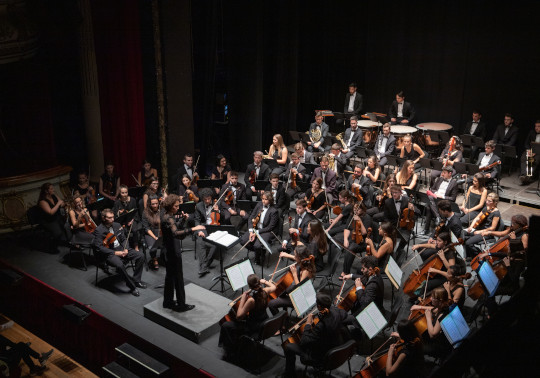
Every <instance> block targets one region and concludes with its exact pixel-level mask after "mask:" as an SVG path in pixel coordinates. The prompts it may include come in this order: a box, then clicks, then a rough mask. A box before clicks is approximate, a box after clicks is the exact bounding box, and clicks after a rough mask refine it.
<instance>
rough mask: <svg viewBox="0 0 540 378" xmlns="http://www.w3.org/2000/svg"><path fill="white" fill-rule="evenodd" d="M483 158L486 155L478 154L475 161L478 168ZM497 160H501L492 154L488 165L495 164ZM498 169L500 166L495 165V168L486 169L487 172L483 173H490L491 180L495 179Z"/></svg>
mask: <svg viewBox="0 0 540 378" xmlns="http://www.w3.org/2000/svg"><path fill="white" fill-rule="evenodd" d="M484 156H486V153H485V152H480V155H478V160H477V161H476V165H478V166H479V165H480V162H481V161H482V159H483V158H484ZM498 160H501V158H500V157H498V156H497V155H495V154H493V155H491V159H489V163H488V165H491V164H493V163H495V162H496V161H498ZM499 168H500V165H496V166H495V167H493V168H491V169H488V170H487V171H484V173H490V174H491V178H495V177H497V174H498V173H499Z"/></svg>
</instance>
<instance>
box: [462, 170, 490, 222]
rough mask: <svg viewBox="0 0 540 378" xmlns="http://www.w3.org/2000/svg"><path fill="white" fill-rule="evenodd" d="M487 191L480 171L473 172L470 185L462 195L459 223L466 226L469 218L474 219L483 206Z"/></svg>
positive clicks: (469, 220)
mask: <svg viewBox="0 0 540 378" xmlns="http://www.w3.org/2000/svg"><path fill="white" fill-rule="evenodd" d="M487 195H488V191H487V189H486V180H485V178H484V174H483V173H482V172H477V173H475V174H474V176H473V179H472V185H470V186H469V189H468V190H467V193H466V194H465V197H463V204H462V205H461V207H460V208H459V209H460V210H461V212H462V213H463V216H462V217H461V219H460V220H461V224H462V225H464V226H468V225H469V224H470V223H471V220H472V219H474V218H475V217H476V216H477V215H478V213H479V211H480V210H481V209H482V208H483V207H484V204H485V203H486V198H487Z"/></svg>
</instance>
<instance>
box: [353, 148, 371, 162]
mask: <svg viewBox="0 0 540 378" xmlns="http://www.w3.org/2000/svg"><path fill="white" fill-rule="evenodd" d="M354 154H355V155H356V156H358V157H359V158H360V159H367V158H368V157H369V154H368V153H367V148H366V147H363V146H358V147H356V148H355V149H354Z"/></svg>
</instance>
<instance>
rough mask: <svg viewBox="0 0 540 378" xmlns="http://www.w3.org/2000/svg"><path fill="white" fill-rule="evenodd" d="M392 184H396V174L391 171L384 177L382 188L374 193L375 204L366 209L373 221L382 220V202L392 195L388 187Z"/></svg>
mask: <svg viewBox="0 0 540 378" xmlns="http://www.w3.org/2000/svg"><path fill="white" fill-rule="evenodd" d="M394 185H396V175H395V174H393V173H391V174H389V175H388V177H386V180H385V181H384V185H383V188H382V190H380V191H379V192H378V193H377V194H376V195H375V201H374V205H375V206H373V207H372V208H371V209H368V210H367V213H368V214H369V215H370V216H371V217H372V218H373V221H375V222H378V223H380V222H382V221H384V203H385V201H386V199H387V198H391V197H392V193H391V192H390V188H391V187H392V186H394Z"/></svg>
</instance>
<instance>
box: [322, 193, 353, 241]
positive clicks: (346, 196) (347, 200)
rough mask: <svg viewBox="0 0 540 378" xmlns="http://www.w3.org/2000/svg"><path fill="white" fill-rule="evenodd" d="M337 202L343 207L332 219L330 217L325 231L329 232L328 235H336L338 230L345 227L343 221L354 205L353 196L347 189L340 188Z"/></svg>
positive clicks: (341, 230) (347, 217) (340, 230)
mask: <svg viewBox="0 0 540 378" xmlns="http://www.w3.org/2000/svg"><path fill="white" fill-rule="evenodd" d="M338 198H339V202H340V203H341V204H342V205H343V208H342V209H341V213H340V214H339V215H338V216H337V217H335V218H334V219H330V220H329V222H330V226H329V227H328V228H327V229H326V232H328V234H330V236H336V235H337V234H339V233H340V232H343V230H345V228H346V227H347V224H346V223H345V222H346V221H347V219H349V216H350V215H351V213H352V210H353V205H354V198H353V196H352V194H351V192H349V191H348V190H345V189H344V190H342V191H341V192H339V197H338Z"/></svg>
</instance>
